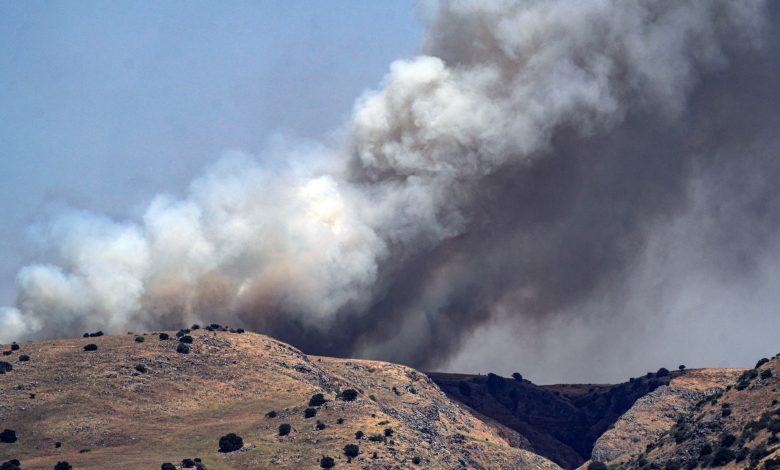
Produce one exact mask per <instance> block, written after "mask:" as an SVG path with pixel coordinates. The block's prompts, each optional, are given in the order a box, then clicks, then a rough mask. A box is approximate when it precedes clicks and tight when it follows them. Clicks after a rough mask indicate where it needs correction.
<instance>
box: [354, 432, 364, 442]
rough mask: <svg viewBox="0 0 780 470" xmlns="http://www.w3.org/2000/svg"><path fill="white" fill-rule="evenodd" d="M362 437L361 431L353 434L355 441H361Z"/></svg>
mask: <svg viewBox="0 0 780 470" xmlns="http://www.w3.org/2000/svg"><path fill="white" fill-rule="evenodd" d="M363 436H365V434H364V433H363V431H358V432H356V433H355V439H358V440H360V439H363Z"/></svg>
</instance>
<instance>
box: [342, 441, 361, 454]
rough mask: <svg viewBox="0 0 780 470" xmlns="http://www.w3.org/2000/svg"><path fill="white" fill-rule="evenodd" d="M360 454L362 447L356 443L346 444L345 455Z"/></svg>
mask: <svg viewBox="0 0 780 470" xmlns="http://www.w3.org/2000/svg"><path fill="white" fill-rule="evenodd" d="M358 454H360V447H358V446H357V445H356V444H347V445H345V446H344V455H346V456H347V457H357V456H358Z"/></svg>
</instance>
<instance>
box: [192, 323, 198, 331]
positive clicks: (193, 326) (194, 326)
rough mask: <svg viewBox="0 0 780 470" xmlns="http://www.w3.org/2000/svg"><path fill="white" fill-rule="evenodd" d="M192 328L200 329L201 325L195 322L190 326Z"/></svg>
mask: <svg viewBox="0 0 780 470" xmlns="http://www.w3.org/2000/svg"><path fill="white" fill-rule="evenodd" d="M190 329H191V330H199V329H200V325H198V324H197V323H195V324H194V325H192V326H191V327H190Z"/></svg>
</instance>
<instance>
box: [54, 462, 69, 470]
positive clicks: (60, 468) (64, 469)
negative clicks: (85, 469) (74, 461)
mask: <svg viewBox="0 0 780 470" xmlns="http://www.w3.org/2000/svg"><path fill="white" fill-rule="evenodd" d="M54 470H73V466H72V465H71V464H69V463H68V462H57V465H55V466H54Z"/></svg>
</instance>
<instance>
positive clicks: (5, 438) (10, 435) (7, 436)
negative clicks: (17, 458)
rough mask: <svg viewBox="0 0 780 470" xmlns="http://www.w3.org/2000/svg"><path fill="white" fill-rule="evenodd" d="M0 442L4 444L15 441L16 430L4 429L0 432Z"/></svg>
mask: <svg viewBox="0 0 780 470" xmlns="http://www.w3.org/2000/svg"><path fill="white" fill-rule="evenodd" d="M0 442H4V443H6V444H13V443H14V442H16V431H14V430H13V429H5V430H3V432H0Z"/></svg>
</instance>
